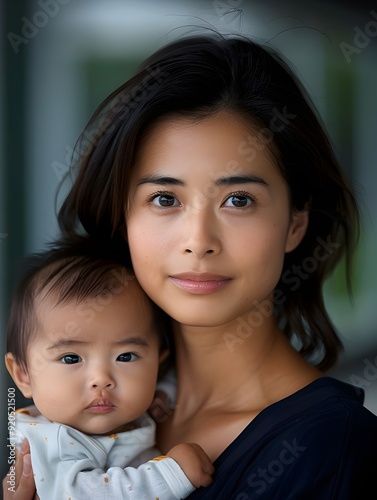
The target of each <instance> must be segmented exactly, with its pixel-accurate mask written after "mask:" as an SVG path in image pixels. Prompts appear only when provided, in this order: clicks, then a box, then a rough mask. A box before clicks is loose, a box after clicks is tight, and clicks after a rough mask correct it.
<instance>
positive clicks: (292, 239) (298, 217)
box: [285, 208, 309, 253]
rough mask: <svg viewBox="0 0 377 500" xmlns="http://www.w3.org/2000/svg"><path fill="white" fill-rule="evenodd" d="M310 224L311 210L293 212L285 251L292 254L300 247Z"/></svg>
mask: <svg viewBox="0 0 377 500" xmlns="http://www.w3.org/2000/svg"><path fill="white" fill-rule="evenodd" d="M308 224H309V210H308V209H307V208H304V209H303V210H293V211H292V216H291V224H290V227H289V231H288V236H287V242H286V245H285V251H286V252H287V253H288V252H292V250H294V249H295V248H297V247H298V246H299V244H300V243H301V241H302V239H303V238H304V236H305V233H306V230H307V228H308Z"/></svg>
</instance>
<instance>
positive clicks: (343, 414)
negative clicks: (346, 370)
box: [190, 377, 377, 500]
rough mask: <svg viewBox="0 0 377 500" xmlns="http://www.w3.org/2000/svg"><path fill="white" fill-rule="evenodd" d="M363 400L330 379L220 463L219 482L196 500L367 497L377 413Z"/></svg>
mask: <svg viewBox="0 0 377 500" xmlns="http://www.w3.org/2000/svg"><path fill="white" fill-rule="evenodd" d="M363 398H364V395H363V391H362V390H360V389H358V388H356V387H354V386H352V385H350V384H347V383H344V382H341V381H338V380H335V379H333V378H331V377H322V378H320V379H317V380H315V381H314V382H312V383H311V384H309V385H308V386H306V387H304V388H303V389H301V390H299V391H297V392H296V393H294V394H292V395H291V396H288V397H287V398H285V399H283V400H281V401H278V402H277V403H274V404H273V405H271V406H269V407H268V408H266V409H265V410H263V411H262V412H261V413H260V414H259V415H258V416H257V417H256V418H255V419H254V420H253V421H252V422H250V424H249V425H248V426H247V427H246V429H245V430H244V431H243V432H242V433H241V434H240V435H239V436H238V438H237V439H235V440H234V441H233V443H232V444H231V445H230V446H229V447H228V448H227V449H226V450H225V451H224V452H223V453H222V455H220V457H219V458H218V459H217V460H216V461H215V464H214V465H215V469H216V473H215V476H214V482H213V485H211V486H210V487H209V488H205V489H200V490H198V492H197V493H194V494H193V495H192V498H208V499H210V498H219V499H225V498H227V499H229V498H239V499H248V500H252V499H254V498H255V499H256V498H258V499H261V498H269V499H271V498H295V499H296V498H297V499H299V498H300V499H301V498H308V499H310V498H315V499H316V500H321V499H327V498H328V499H333V498H340V499H354V498H363V496H362V494H363V493H364V491H366V489H367V487H368V485H370V484H372V483H373V481H374V480H375V478H374V474H375V470H376V469H377V447H376V445H375V443H376V442H377V416H376V415H374V414H373V413H371V412H370V411H368V410H367V409H366V408H365V407H364V406H363ZM215 490H216V491H215ZM360 494H361V496H360ZM190 498H191V496H190Z"/></svg>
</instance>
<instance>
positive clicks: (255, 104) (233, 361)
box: [8, 36, 377, 500]
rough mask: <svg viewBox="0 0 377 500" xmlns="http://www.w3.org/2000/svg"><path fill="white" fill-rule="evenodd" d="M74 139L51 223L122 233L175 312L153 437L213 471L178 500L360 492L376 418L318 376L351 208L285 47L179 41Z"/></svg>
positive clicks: (374, 456) (352, 395)
mask: <svg viewBox="0 0 377 500" xmlns="http://www.w3.org/2000/svg"><path fill="white" fill-rule="evenodd" d="M87 137H92V138H93V139H92V140H91V141H90V142H89V143H88V142H87V141H86V138H87ZM78 147H79V153H80V161H79V165H78V166H79V171H78V175H77V179H76V181H75V184H74V186H73V188H72V190H71V192H70V194H69V195H68V197H67V199H66V201H65V203H64V204H63V206H62V209H61V211H60V214H59V222H60V226H61V228H62V232H63V235H64V238H77V237H82V234H83V233H85V234H84V237H90V238H93V244H95V241H96V240H97V241H101V242H102V241H104V240H105V241H107V242H110V243H111V244H114V245H118V246H119V247H121V246H124V242H126V243H127V245H126V246H125V252H128V250H129V251H130V256H131V260H132V265H133V268H134V271H135V274H136V276H137V278H138V280H139V282H140V283H141V285H142V287H143V288H144V290H145V291H146V292H147V294H148V295H149V296H150V297H151V298H152V300H154V301H155V302H156V303H157V304H158V305H159V306H160V307H161V308H162V309H163V310H165V311H166V312H167V313H168V314H169V315H170V316H171V317H172V318H173V320H174V330H175V332H174V345H175V353H174V354H175V363H176V369H177V401H176V406H175V411H174V412H173V413H172V415H170V416H169V418H168V419H167V420H166V421H165V422H163V423H162V424H160V426H159V432H158V443H157V445H158V446H159V447H160V448H161V450H162V451H164V450H167V449H168V448H169V447H171V446H173V445H174V444H175V443H177V442H185V441H187V442H197V443H198V444H200V445H201V446H202V447H203V448H204V449H205V451H206V452H207V453H208V454H209V456H210V457H211V459H212V460H213V461H214V466H215V470H216V472H215V475H214V481H213V484H212V485H211V486H209V487H208V488H201V489H199V490H197V491H196V492H194V493H193V494H192V495H191V496H190V498H206V499H214V498H216V499H224V500H225V499H226V500H229V499H236V500H248V499H254V498H268V499H271V498H279V499H280V498H281V499H286V498H292V499H303V498H305V499H309V498H313V499H314V498H315V499H316V500H318V499H327V498H329V499H330V498H331V499H334V498H337V499H353V498H366V497H365V496H363V495H366V493H365V492H366V491H367V489H368V486H370V485H371V484H372V474H373V471H374V470H375V468H376V465H377V451H376V447H375V445H374V444H373V443H376V438H377V417H376V416H374V415H372V414H371V413H370V412H369V411H368V410H366V409H365V408H364V407H363V406H362V401H363V394H362V393H361V391H360V390H356V388H353V387H352V386H350V385H348V384H344V383H341V382H339V381H336V380H334V379H332V378H330V377H326V376H324V373H325V371H326V370H327V369H329V368H330V367H331V366H333V365H334V363H335V362H336V359H337V355H338V353H339V350H340V349H341V342H340V340H339V337H338V335H337V333H336V331H335V328H334V326H333V325H332V323H331V321H330V319H329V317H328V315H327V312H326V309H325V306H324V303H323V296H322V286H323V282H324V279H325V278H326V277H327V276H328V275H329V274H330V273H331V272H332V271H333V269H334V268H335V266H336V264H337V263H338V262H339V260H340V258H341V257H342V256H343V255H345V256H346V262H347V266H348V269H349V264H350V256H351V253H352V250H353V248H354V246H355V244H356V240H357V228H358V211H357V206H356V202H355V198H354V195H353V193H352V191H351V189H350V187H349V186H348V183H347V182H346V180H345V178H344V176H343V174H342V173H341V170H340V167H339V165H338V163H337V160H336V159H335V157H334V154H333V152H332V149H331V146H330V143H329V141H328V139H327V137H326V134H325V132H324V131H323V128H322V126H321V124H320V121H319V118H318V117H317V116H316V113H315V112H314V111H313V109H312V106H311V105H310V103H309V99H308V97H307V96H306V94H305V92H304V90H303V89H302V88H301V86H300V85H299V83H298V82H297V80H296V78H295V77H294V76H293V75H292V73H291V71H290V70H289V69H288V67H287V66H286V64H285V63H284V62H283V61H282V59H281V57H280V56H279V55H277V54H276V53H274V52H272V51H271V50H267V49H266V48H265V47H261V46H260V45H258V44H256V43H254V42H252V41H250V40H248V39H245V38H237V37H229V38H224V37H220V36H203V37H191V38H186V39H184V40H180V41H178V42H174V43H172V44H170V45H168V46H167V47H165V48H163V49H161V50H159V51H158V52H157V53H156V54H154V55H153V56H152V57H151V58H149V59H148V60H147V61H146V62H145V63H144V64H143V66H142V67H141V69H140V71H139V73H138V74H137V75H136V76H135V77H134V78H133V79H131V80H130V81H129V82H126V83H125V84H124V85H123V86H122V87H121V88H120V89H118V90H117V91H115V92H114V93H113V94H112V95H111V96H110V97H109V98H108V99H107V100H106V101H105V102H104V103H103V105H101V106H100V108H99V109H98V111H97V112H96V113H95V115H94V116H93V118H92V119H91V121H90V122H89V124H88V127H87V129H86V130H85V131H84V133H83V135H82V139H81V141H80V142H79V144H78ZM30 483H31V481H30V476H29V480H28V478H27V477H26V478H25V477H23V479H22V481H21V483H20V487H19V489H18V490H17V493H15V494H14V496H13V497H11V496H9V495H8V498H13V499H16V500H18V499H20V498H21V499H25V500H27V499H28V498H30V497H31V494H32V492H33V489H32V486H30ZM20 492H21V493H20Z"/></svg>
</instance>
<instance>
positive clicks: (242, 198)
mask: <svg viewBox="0 0 377 500" xmlns="http://www.w3.org/2000/svg"><path fill="white" fill-rule="evenodd" d="M253 202H254V200H253V199H252V198H251V196H248V195H245V194H232V196H229V198H227V199H226V200H225V202H224V206H225V207H233V208H245V207H250V206H251V205H252V204H253Z"/></svg>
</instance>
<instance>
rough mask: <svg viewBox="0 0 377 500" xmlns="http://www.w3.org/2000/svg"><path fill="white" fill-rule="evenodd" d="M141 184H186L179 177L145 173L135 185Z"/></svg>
mask: <svg viewBox="0 0 377 500" xmlns="http://www.w3.org/2000/svg"><path fill="white" fill-rule="evenodd" d="M142 184H160V185H161V186H186V183H185V182H184V181H182V180H181V179H176V178H175V177H169V176H166V175H147V176H146V177H142V178H141V179H139V180H138V181H137V185H138V186H141V185H142Z"/></svg>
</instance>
